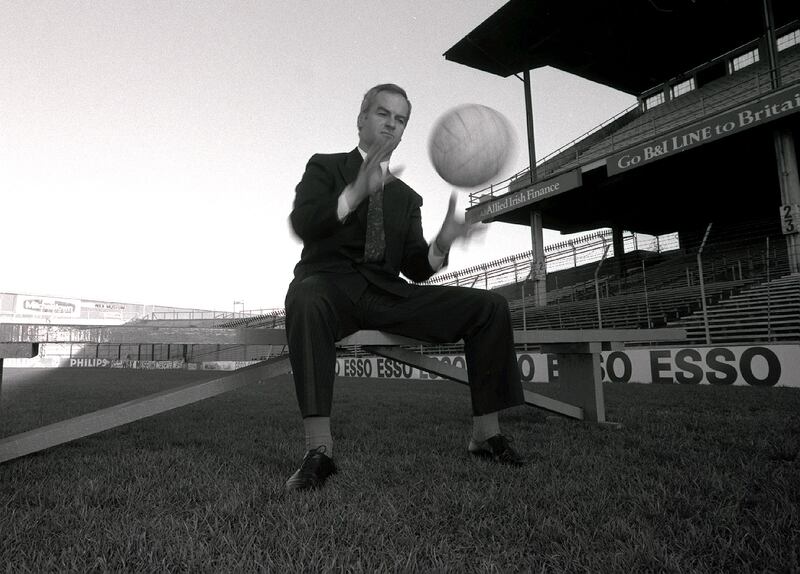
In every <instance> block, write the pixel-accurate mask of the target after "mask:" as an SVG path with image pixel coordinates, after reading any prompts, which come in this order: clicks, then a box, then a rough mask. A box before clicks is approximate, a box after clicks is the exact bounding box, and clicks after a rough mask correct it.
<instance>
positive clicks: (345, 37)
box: [0, 0, 635, 311]
mask: <svg viewBox="0 0 800 574" xmlns="http://www.w3.org/2000/svg"><path fill="white" fill-rule="evenodd" d="M504 3H505V2H504V1H503V0H480V1H479V0H440V1H436V2H431V1H430V0H403V1H393V2H388V1H384V0H375V1H366V0H361V1H356V0H336V1H322V0H294V1H291V2H290V1H282V0H261V1H255V0H253V1H240V0H231V1H228V2H222V1H206V0H191V1H188V0H186V1H181V0H105V1H89V0H80V1H79V0H74V1H73V0H63V1H62V0H58V1H57V0H48V1H45V0H0V22H1V23H2V24H1V25H0V26H1V27H2V33H0V235H1V236H2V238H3V240H4V247H3V249H2V250H0V253H2V256H0V257H1V258H0V292H10V293H23V294H32V295H47V296H57V297H71V298H78V299H98V300H104V301H115V302H125V303H138V304H148V305H149V304H156V305H166V306H178V307H190V308H200V309H215V310H221V311H232V310H233V309H234V307H235V308H236V309H237V310H241V309H242V308H243V307H244V308H246V309H248V310H250V309H268V308H282V307H283V302H284V296H285V293H286V289H287V287H288V285H289V282H290V281H291V278H292V270H293V268H294V265H295V264H296V262H297V261H298V259H299V257H300V251H301V248H302V244H301V242H300V241H299V239H298V238H297V237H295V236H294V235H293V233H292V231H291V228H290V227H289V224H288V215H289V212H290V211H291V208H292V201H293V199H294V188H295V186H296V185H297V183H298V181H299V180H300V177H301V176H302V174H303V171H304V168H305V165H306V162H307V161H308V158H309V157H310V156H311V155H313V154H314V153H319V152H323V153H331V152H340V151H349V150H351V149H353V148H354V147H355V145H356V143H357V133H356V118H357V115H358V110H359V105H360V103H361V99H362V97H363V95H364V92H366V90H367V89H369V88H370V87H372V86H373V85H376V84H379V83H385V82H392V83H396V84H399V85H400V86H402V87H404V88H405V89H406V90H407V92H408V94H409V98H410V100H411V101H412V104H413V110H412V115H411V118H410V120H409V123H408V127H407V129H406V132H405V134H404V137H403V142H402V143H401V145H400V147H399V148H398V149H397V150H396V151H395V153H394V155H393V157H392V164H393V165H394V166H400V165H402V166H403V167H404V168H405V169H404V171H403V174H402V178H403V180H404V181H405V182H406V183H408V184H409V185H411V187H413V188H414V189H415V190H416V191H417V192H419V193H420V194H421V195H422V196H423V199H424V205H423V207H422V218H423V226H424V231H425V235H426V237H427V238H428V239H432V238H433V237H434V236H435V234H436V232H437V231H438V229H439V226H440V225H441V222H442V219H443V217H444V214H445V211H446V209H447V202H448V198H449V195H450V193H451V190H452V187H451V186H449V184H447V183H446V182H444V181H443V180H442V179H440V178H439V177H438V175H437V174H436V172H435V170H434V169H433V166H432V165H431V163H430V160H429V158H428V153H427V141H428V136H429V134H430V130H431V128H432V126H433V125H434V123H435V121H436V119H437V118H438V117H439V116H441V115H442V114H443V113H445V112H446V111H447V110H448V109H450V108H452V107H454V106H456V105H459V104H463V103H479V104H483V105H487V106H490V107H492V108H494V109H496V110H498V111H499V112H501V113H502V114H504V115H505V116H506V117H508V119H509V120H510V121H511V123H512V124H513V125H514V127H515V129H516V132H517V139H518V145H517V148H516V151H515V154H514V155H513V157H512V159H511V161H510V162H509V165H508V167H507V169H506V170H505V172H503V173H501V174H499V175H498V179H505V178H507V177H509V176H511V175H513V174H514V173H516V172H518V171H520V170H522V169H524V168H526V167H527V162H528V155H527V136H526V127H525V126H526V120H525V98H524V96H525V93H524V89H523V83H522V81H521V80H520V79H519V78H516V77H514V76H512V77H509V78H503V77H500V76H495V75H492V74H488V73H486V72H481V71H478V70H474V69H472V68H469V67H466V66H463V65H461V64H456V63H454V62H449V61H447V60H445V58H444V56H443V54H444V52H445V51H447V50H448V49H449V48H450V47H451V46H453V45H454V44H455V43H457V42H458V41H459V40H460V39H461V38H463V37H464V36H465V35H466V34H467V33H468V32H469V31H471V30H472V29H473V28H475V27H476V26H477V25H478V24H480V23H481V22H482V21H483V20H485V19H486V18H487V17H489V16H490V15H491V14H492V13H494V12H495V11H496V10H497V9H499V8H500V7H501V6H502V5H503V4H504ZM531 80H532V99H533V109H534V135H535V145H536V154H537V156H538V157H543V156H544V155H546V154H548V153H550V152H552V151H554V150H556V149H558V148H559V147H561V146H562V145H564V144H567V143H569V142H570V141H572V140H573V139H575V138H577V137H579V136H581V135H582V134H584V133H585V132H587V131H588V130H590V129H592V128H594V127H595V126H597V125H598V124H600V123H602V122H603V121H605V120H607V119H609V118H610V117H612V116H614V115H615V114H617V113H619V112H621V111H622V110H624V109H626V108H627V107H629V106H630V105H631V104H633V103H635V98H634V97H633V96H631V95H629V94H624V93H621V92H617V91H615V90H613V89H611V88H607V87H605V86H601V85H599V84H594V83H591V82H588V81H586V80H582V79H580V78H578V77H576V76H573V75H570V74H567V73H565V72H562V71H559V70H555V69H552V68H540V69H536V70H533V71H532V72H531ZM458 194H459V201H458V207H459V209H460V210H462V211H463V209H464V208H466V207H467V206H468V204H469V202H468V190H458ZM488 227H489V229H488V231H487V232H486V233H485V234H484V235H483V236H482V237H481V239H480V240H476V241H472V242H471V243H469V244H462V245H458V246H456V247H454V249H453V251H452V252H451V255H450V266H449V267H448V268H447V269H446V270H445V271H455V270H458V269H461V268H465V267H470V266H473V265H477V264H480V263H483V262H488V261H491V260H493V259H497V258H501V257H506V256H508V255H512V254H515V253H521V252H523V251H527V250H529V249H530V248H531V238H530V228H529V227H526V226H517V225H511V224H504V223H493V224H491V225H489V226H488ZM563 239H564V237H563V236H560V235H559V234H558V233H557V232H554V231H549V230H546V231H545V244H549V243H554V242H556V241H560V240H563ZM234 301H241V302H243V304H236V305H235V306H234Z"/></svg>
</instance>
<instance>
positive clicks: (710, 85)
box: [470, 24, 800, 205]
mask: <svg viewBox="0 0 800 574" xmlns="http://www.w3.org/2000/svg"><path fill="white" fill-rule="evenodd" d="M794 27H796V24H793V25H792V26H789V27H786V28H785V29H786V30H791V29H793V28H794ZM757 45H758V42H757V41H754V42H752V43H750V44H747V45H745V46H742V47H740V48H737V49H736V51H735V52H733V53H728V54H724V55H722V56H719V57H718V58H716V59H714V60H712V61H711V62H708V63H707V64H704V65H703V66H702V67H701V68H699V69H696V70H690V71H688V72H687V73H686V76H687V77H692V76H697V77H699V78H703V77H704V72H706V73H708V71H711V72H712V74H711V78H713V79H708V80H707V82H706V83H703V84H701V85H698V86H697V87H696V88H695V89H692V90H690V91H687V92H685V93H683V94H681V95H679V96H676V97H674V98H673V99H671V100H669V101H667V102H664V103H661V104H659V105H655V106H652V107H650V108H649V109H648V108H647V106H646V104H645V101H646V99H647V94H643V96H642V98H641V100H642V101H641V102H640V103H637V104H635V105H634V106H632V107H631V108H628V109H627V110H625V111H623V112H622V113H621V114H619V115H617V116H615V117H613V118H611V119H610V120H608V121H606V122H604V123H603V124H601V125H599V126H598V127H596V128H594V129H593V130H590V131H589V132H587V133H586V134H584V135H583V136H581V137H580V138H578V139H576V140H573V141H571V142H569V143H567V144H565V145H564V146H562V147H560V148H559V149H557V150H555V151H554V152H552V153H550V154H548V155H546V156H545V157H543V158H542V159H541V160H539V161H538V162H537V166H536V176H537V179H538V180H542V179H546V178H549V177H552V176H554V175H556V174H558V173H561V172H564V171H568V170H570V169H574V168H576V167H578V166H583V165H587V164H590V163H592V162H593V161H596V160H599V159H603V158H605V157H607V156H608V155H610V154H612V153H613V152H615V151H616V150H620V149H624V148H626V147H629V146H632V145H635V144H638V143H641V142H644V141H647V140H648V139H650V138H652V137H653V136H654V135H658V134H660V133H666V132H669V131H671V130H674V129H677V128H680V127H683V126H685V125H689V124H692V123H693V122H695V121H697V120H698V119H701V118H703V117H705V116H707V115H708V114H711V113H718V112H723V111H725V110H727V109H731V108H735V107H736V106H737V105H739V104H740V103H742V102H744V101H747V100H749V99H751V98H752V97H753V95H754V94H761V93H762V92H765V91H768V90H769V88H770V73H769V65H768V63H767V62H766V61H763V60H760V61H758V62H755V63H753V64H751V65H749V66H746V67H743V68H741V69H739V70H735V71H731V73H729V74H728V73H725V66H726V64H727V63H728V62H729V61H730V60H731V57H732V54H735V53H742V52H746V51H747V50H750V49H753V48H754V47H756V46H757ZM715 70H721V71H720V72H716V71H715ZM781 75H782V77H783V81H784V84H786V85H789V84H792V83H794V82H798V81H800V46H798V45H792V46H789V47H787V48H786V49H785V50H783V51H781ZM528 183H529V175H528V170H527V169H524V170H522V171H520V172H519V173H517V174H515V175H514V176H512V177H511V178H509V180H507V182H500V183H496V184H494V185H492V186H490V187H488V188H485V189H481V190H478V191H476V192H473V193H472V194H470V204H471V205H476V204H478V203H479V202H480V201H481V198H483V197H485V196H487V195H489V196H495V195H500V194H502V193H505V192H507V191H509V190H511V191H513V190H516V189H519V188H522V187H524V186H525V185H527V184H528Z"/></svg>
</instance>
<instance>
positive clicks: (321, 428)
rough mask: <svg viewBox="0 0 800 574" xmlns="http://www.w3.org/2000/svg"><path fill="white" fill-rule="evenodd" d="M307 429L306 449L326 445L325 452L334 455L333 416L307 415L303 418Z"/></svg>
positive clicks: (304, 426)
mask: <svg viewBox="0 0 800 574" xmlns="http://www.w3.org/2000/svg"><path fill="white" fill-rule="evenodd" d="M303 428H304V429H305V431H306V450H307V451H309V450H313V449H315V448H319V447H321V446H324V447H325V454H326V455H328V456H330V457H332V456H333V438H332V437H331V417H306V418H304V419H303Z"/></svg>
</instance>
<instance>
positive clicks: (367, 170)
mask: <svg viewBox="0 0 800 574" xmlns="http://www.w3.org/2000/svg"><path fill="white" fill-rule="evenodd" d="M399 143H400V142H399V140H396V139H395V138H380V139H378V140H376V141H375V143H374V144H372V146H371V147H370V148H369V150H367V156H366V157H365V158H364V161H363V163H362V164H361V168H360V169H359V170H358V176H357V177H356V180H355V181H354V182H353V184H352V185H351V190H352V191H351V194H350V195H349V196H348V197H347V199H348V203H349V204H350V205H351V206H352V209H355V207H356V206H357V205H359V204H360V203H361V202H362V201H364V200H365V199H367V198H368V197H370V196H371V195H372V194H374V193H375V192H376V191H378V190H379V189H381V188H382V187H383V186H384V184H385V183H388V182H389V181H391V180H392V179H394V177H395V176H392V175H391V174H388V173H387V174H386V179H385V181H384V176H383V171H382V170H381V162H383V161H386V160H388V159H389V156H390V155H392V152H393V151H394V149H395V148H396V147H397V144H399ZM400 171H401V170H400V169H395V173H398V174H399V172H400Z"/></svg>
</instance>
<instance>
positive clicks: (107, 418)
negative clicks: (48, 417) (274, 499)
mask: <svg viewBox="0 0 800 574" xmlns="http://www.w3.org/2000/svg"><path fill="white" fill-rule="evenodd" d="M290 370H291V367H290V365H289V358H288V357H279V358H275V359H272V360H270V361H264V362H261V363H258V364H256V365H251V366H249V367H244V368H243V369H238V370H236V371H234V372H233V373H230V374H227V375H225V376H222V377H219V378H217V379H212V380H210V381H203V382H200V383H190V384H188V385H184V386H182V387H178V388H176V389H170V390H167V391H161V392H159V393H154V394H152V395H148V396H146V397H142V398H139V399H134V400H132V401H128V402H126V403H122V404H119V405H115V406H113V407H109V408H106V409H101V410H98V411H95V412H93V413H89V414H85V415H81V416H78V417H75V418H72V419H68V420H65V421H60V422H57V423H54V424H51V425H47V426H43V427H40V428H38V429H34V430H31V431H28V432H24V433H20V434H17V435H13V436H10V437H6V438H3V439H0V463H3V462H6V461H8V460H12V459H15V458H19V457H21V456H25V455H27V454H32V453H34V452H38V451H41V450H44V449H46V448H50V447H52V446H56V445H60V444H64V443H66V442H69V441H73V440H76V439H79V438H83V437H86V436H89V435H92V434H95V433H99V432H102V431H105V430H109V429H112V428H116V427H119V426H122V425H125V424H128V423H131V422H134V421H137V420H140V419H143V418H146V417H149V416H152V415H156V414H159V413H163V412H166V411H169V410H172V409H176V408H178V407H183V406H186V405H190V404H192V403H196V402H197V401H202V400H203V399H208V398H211V397H215V396H217V395H220V394H222V393H226V392H228V391H232V390H234V389H238V388H240V387H243V386H245V385H249V384H251V383H255V382H257V381H262V380H265V379H269V378H272V377H276V376H278V375H283V374H286V373H289V372H290Z"/></svg>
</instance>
